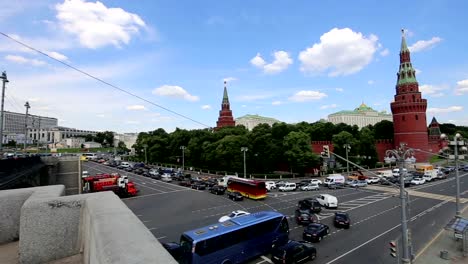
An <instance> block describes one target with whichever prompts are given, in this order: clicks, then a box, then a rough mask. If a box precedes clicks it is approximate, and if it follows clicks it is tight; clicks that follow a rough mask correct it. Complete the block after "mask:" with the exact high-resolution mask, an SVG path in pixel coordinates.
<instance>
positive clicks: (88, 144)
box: [83, 141, 102, 149]
mask: <svg viewBox="0 0 468 264" xmlns="http://www.w3.org/2000/svg"><path fill="white" fill-rule="evenodd" d="M83 145H84V147H85V148H88V149H89V148H102V145H101V143H97V142H93V141H88V142H85V143H83Z"/></svg>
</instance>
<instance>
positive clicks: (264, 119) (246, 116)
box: [236, 115, 281, 122]
mask: <svg viewBox="0 0 468 264" xmlns="http://www.w3.org/2000/svg"><path fill="white" fill-rule="evenodd" d="M243 119H255V120H259V121H271V122H281V121H279V120H278V119H275V118H271V117H265V116H259V115H244V116H241V117H238V118H236V121H238V120H243Z"/></svg>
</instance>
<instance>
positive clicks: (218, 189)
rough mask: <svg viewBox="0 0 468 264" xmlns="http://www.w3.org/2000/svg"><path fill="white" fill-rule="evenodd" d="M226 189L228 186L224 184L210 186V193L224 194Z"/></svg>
mask: <svg viewBox="0 0 468 264" xmlns="http://www.w3.org/2000/svg"><path fill="white" fill-rule="evenodd" d="M225 191H226V188H224V186H221V185H215V186H211V187H210V193H214V194H218V195H223V194H224V192H225Z"/></svg>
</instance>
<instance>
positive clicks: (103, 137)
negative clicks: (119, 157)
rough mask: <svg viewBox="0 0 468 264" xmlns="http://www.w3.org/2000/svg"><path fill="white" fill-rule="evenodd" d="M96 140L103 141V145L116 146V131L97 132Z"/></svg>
mask: <svg viewBox="0 0 468 264" xmlns="http://www.w3.org/2000/svg"><path fill="white" fill-rule="evenodd" d="M94 140H95V141H96V142H98V143H101V144H102V145H103V146H104V145H105V146H109V147H113V146H114V132H112V131H104V132H98V133H96V136H95V137H94Z"/></svg>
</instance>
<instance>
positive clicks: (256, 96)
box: [236, 94, 272, 102]
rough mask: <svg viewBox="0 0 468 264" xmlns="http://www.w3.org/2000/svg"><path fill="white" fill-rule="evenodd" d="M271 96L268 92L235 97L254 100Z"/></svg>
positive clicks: (240, 99)
mask: <svg viewBox="0 0 468 264" xmlns="http://www.w3.org/2000/svg"><path fill="white" fill-rule="evenodd" d="M270 97H272V95H270V94H251V95H241V96H238V97H237V98H236V99H237V100H239V101H247V102H250V101H256V100H263V99H267V98H270Z"/></svg>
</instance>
